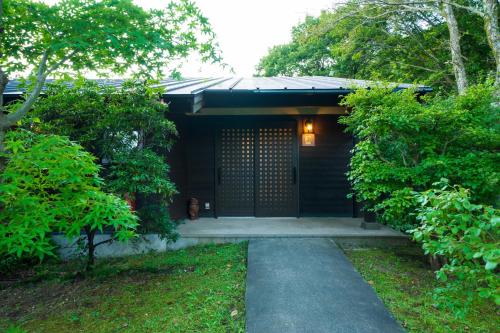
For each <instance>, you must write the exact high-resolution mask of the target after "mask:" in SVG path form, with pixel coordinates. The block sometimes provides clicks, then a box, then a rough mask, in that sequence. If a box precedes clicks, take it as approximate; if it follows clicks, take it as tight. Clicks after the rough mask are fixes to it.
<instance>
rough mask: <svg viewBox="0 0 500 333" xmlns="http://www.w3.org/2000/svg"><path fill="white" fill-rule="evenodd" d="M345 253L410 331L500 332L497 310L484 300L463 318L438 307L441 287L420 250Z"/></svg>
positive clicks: (404, 249) (380, 250) (353, 251)
mask: <svg viewBox="0 0 500 333" xmlns="http://www.w3.org/2000/svg"><path fill="white" fill-rule="evenodd" d="M346 254H347V256H348V257H349V259H350V260H351V262H352V263H353V265H354V266H355V267H356V269H357V270H358V271H359V272H360V274H361V275H362V276H363V278H364V279H365V280H366V281H367V282H368V283H369V284H370V285H371V286H372V287H373V288H374V289H375V291H376V292H377V294H378V296H379V297H380V298H381V299H382V301H383V302H384V304H385V305H386V306H387V307H388V309H389V310H390V311H391V312H392V314H393V315H394V317H395V318H396V319H397V320H398V321H399V322H400V323H401V324H402V326H403V327H404V328H405V329H406V330H407V331H408V332H415V333H422V332H426V333H452V332H453V333H465V332H474V333H489V332H495V331H497V329H498V315H499V314H500V313H498V308H497V307H495V306H491V303H489V302H486V301H485V300H484V299H480V298H476V299H475V301H474V302H473V303H472V304H471V306H470V308H469V312H468V314H467V315H466V316H465V317H464V318H459V317H456V316H455V315H454V313H453V312H452V311H448V310H443V309H440V308H438V307H436V305H435V299H434V297H433V291H434V288H437V287H439V286H440V284H439V282H438V281H436V279H435V276H434V273H433V272H432V270H431V269H430V267H429V263H428V261H427V258H426V256H425V255H424V253H423V252H422V250H421V249H419V248H418V247H404V248H393V249H362V250H346Z"/></svg>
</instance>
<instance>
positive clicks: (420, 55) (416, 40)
mask: <svg viewBox="0 0 500 333" xmlns="http://www.w3.org/2000/svg"><path fill="white" fill-rule="evenodd" d="M455 10H456V16H457V19H458V21H459V22H458V24H459V28H460V31H461V33H462V43H461V44H462V46H463V48H462V51H463V55H464V57H465V58H466V59H467V60H468V61H467V64H466V65H467V68H466V69H467V72H468V74H469V78H470V80H471V82H482V81H483V80H484V77H486V75H487V74H488V73H491V72H493V71H494V68H495V63H494V59H493V56H492V54H491V50H490V48H489V46H488V42H487V40H486V37H485V33H484V30H483V29H482V25H483V23H482V21H481V20H482V19H481V18H480V17H478V16H477V15H474V14H471V13H470V12H467V11H462V10H460V9H456V8H455ZM256 71H257V74H259V75H264V76H276V75H289V76H300V75H326V76H338V77H347V78H357V79H372V80H384V81H394V82H401V81H402V82H414V81H417V82H420V83H425V84H429V85H431V86H432V87H433V88H434V89H436V90H440V89H444V90H452V89H454V88H455V83H454V82H455V81H454V80H455V78H454V75H453V69H452V66H451V59H450V51H449V35H448V29H447V26H446V23H445V22H444V21H443V19H442V18H441V17H440V16H439V15H437V14H435V13H430V12H419V13H416V12H411V11H405V10H398V7H396V6H395V7H394V8H391V10H387V7H385V8H384V7H381V6H378V7H377V6H376V5H375V6H370V5H367V6H361V5H359V3H356V2H354V1H348V2H347V3H346V4H344V5H339V6H336V7H335V9H333V10H329V11H324V12H322V13H321V14H320V15H319V16H318V17H306V18H305V20H304V22H303V23H300V24H299V25H297V26H296V27H294V28H293V30H292V41H291V42H290V43H287V44H283V45H278V46H275V47H273V48H271V49H270V50H269V52H268V54H267V55H266V56H265V57H263V58H262V59H261V60H260V63H259V64H258V66H257V68H256Z"/></svg>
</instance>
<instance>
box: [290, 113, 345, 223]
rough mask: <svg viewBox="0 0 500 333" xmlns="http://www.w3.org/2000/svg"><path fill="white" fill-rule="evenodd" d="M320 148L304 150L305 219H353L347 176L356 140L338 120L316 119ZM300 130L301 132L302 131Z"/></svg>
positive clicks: (301, 151) (302, 211)
mask: <svg viewBox="0 0 500 333" xmlns="http://www.w3.org/2000/svg"><path fill="white" fill-rule="evenodd" d="M312 119H313V124H314V132H315V133H316V146H314V147H302V146H301V147H300V149H299V156H300V157H299V166H300V183H299V184H300V188H299V193H300V214H301V216H352V215H353V200H352V199H348V198H347V195H348V194H349V193H350V185H349V182H348V181H347V176H346V174H345V173H346V172H347V170H348V164H349V159H350V150H351V149H352V145H353V141H352V136H350V135H348V134H346V133H344V131H343V129H344V128H343V126H341V125H340V124H339V123H338V116H333V115H331V116H330V115H328V116H327V115H324V116H316V117H313V118H312ZM300 127H301V126H299V130H300V131H301V130H302V129H301V128H300Z"/></svg>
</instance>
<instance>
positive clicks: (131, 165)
mask: <svg viewBox="0 0 500 333" xmlns="http://www.w3.org/2000/svg"><path fill="white" fill-rule="evenodd" d="M161 93H162V89H161V88H152V87H151V86H149V85H148V84H145V83H144V82H139V81H129V82H124V83H123V84H122V86H121V87H120V88H115V87H110V86H103V85H100V84H99V83H97V82H94V81H90V80H85V79H78V80H76V81H74V82H72V86H68V85H67V84H65V83H60V82H58V83H53V84H50V85H48V88H47V90H46V91H45V94H46V95H47V96H46V98H44V99H42V100H40V101H39V102H38V103H37V104H36V105H35V107H34V110H33V113H32V115H33V118H32V121H31V124H26V125H28V126H30V127H32V128H35V130H37V131H41V132H43V133H54V134H59V135H66V136H68V137H69V138H70V139H71V140H74V141H75V142H78V143H79V144H81V145H82V146H83V147H84V148H85V149H86V150H87V151H89V152H91V153H92V154H93V155H94V156H96V157H97V163H99V164H100V166H101V168H100V176H101V177H102V178H103V179H104V182H105V185H106V186H105V187H104V189H105V190H106V191H107V192H110V193H113V194H116V195H118V196H121V197H129V198H131V199H133V200H135V203H136V207H137V215H138V217H139V220H140V224H141V228H138V231H139V232H141V233H142V232H145V231H146V230H147V231H148V232H158V233H160V234H161V235H163V236H165V237H166V238H174V237H175V235H174V233H173V232H174V227H175V223H174V222H173V221H171V220H170V216H169V214H168V210H167V209H166V208H165V207H166V206H168V205H169V204H170V202H171V199H172V196H173V195H174V194H175V193H176V189H175V185H174V183H173V182H172V181H171V180H170V178H169V176H168V172H169V166H168V164H167V163H166V159H165V154H166V152H167V151H168V150H169V149H170V148H171V147H172V144H173V142H174V139H175V137H176V135H177V130H176V128H175V124H174V123H173V122H172V121H170V120H168V119H167V118H166V117H165V115H166V113H167V112H168V106H167V105H166V104H164V103H162V102H161ZM35 120H40V121H35ZM143 206H144V207H143ZM146 206H147V207H146ZM147 209H153V210H154V211H155V212H156V213H157V214H160V216H154V218H152V217H153V216H152V214H149V213H148V212H147ZM162 223H163V225H162ZM169 232H172V235H171V236H172V237H170V236H169V235H168V233H169Z"/></svg>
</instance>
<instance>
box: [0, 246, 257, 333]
mask: <svg viewBox="0 0 500 333" xmlns="http://www.w3.org/2000/svg"><path fill="white" fill-rule="evenodd" d="M246 249H247V244H246V243H242V244H230V245H208V246H199V247H193V248H189V249H186V250H180V251H175V252H167V253H156V254H147V255H141V256H131V257H126V258H120V259H103V260H99V261H98V262H97V265H96V267H95V270H94V271H93V272H92V273H91V274H90V275H87V276H82V275H81V274H79V273H77V270H78V268H79V267H81V266H80V265H81V264H80V263H77V262H70V263H59V264H49V265H43V266H39V267H35V269H34V271H35V273H34V274H32V276H31V278H30V279H28V280H26V279H25V281H24V282H22V283H17V284H16V285H11V286H8V287H5V286H4V287H2V289H1V290H0V299H1V300H2V302H0V332H3V331H4V330H5V329H6V328H7V327H9V326H13V325H15V326H16V327H21V328H22V329H24V330H25V331H27V332H93V333H99V332H169V333H170V332H244V327H245V304H244V292H245V276H246ZM77 267H78V268H77Z"/></svg>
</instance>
